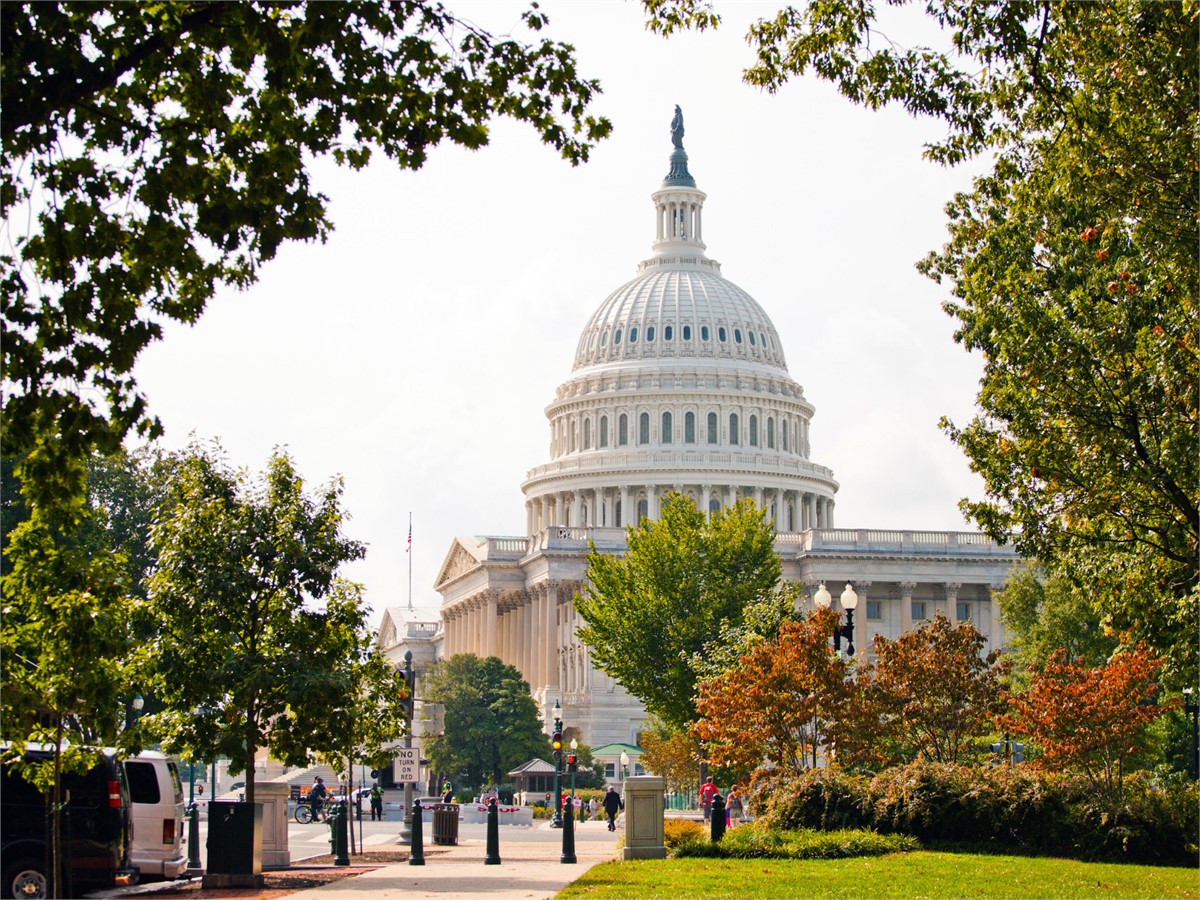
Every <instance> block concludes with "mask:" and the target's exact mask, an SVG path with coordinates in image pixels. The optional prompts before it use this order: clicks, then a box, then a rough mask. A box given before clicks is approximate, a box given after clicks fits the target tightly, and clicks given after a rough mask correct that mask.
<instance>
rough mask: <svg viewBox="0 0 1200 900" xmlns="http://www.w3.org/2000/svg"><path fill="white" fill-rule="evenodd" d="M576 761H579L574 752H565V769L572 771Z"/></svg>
mask: <svg viewBox="0 0 1200 900" xmlns="http://www.w3.org/2000/svg"><path fill="white" fill-rule="evenodd" d="M578 762H579V758H578V757H577V756H576V755H575V754H574V753H568V754H567V771H568V772H574V771H575V767H576V764H577V763H578Z"/></svg>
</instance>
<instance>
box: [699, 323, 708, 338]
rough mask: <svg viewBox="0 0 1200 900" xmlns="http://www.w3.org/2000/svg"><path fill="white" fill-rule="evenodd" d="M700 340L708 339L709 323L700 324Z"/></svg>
mask: <svg viewBox="0 0 1200 900" xmlns="http://www.w3.org/2000/svg"><path fill="white" fill-rule="evenodd" d="M700 340H702V341H707V340H708V326H707V325H701V326H700Z"/></svg>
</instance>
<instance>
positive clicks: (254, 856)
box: [205, 800, 263, 875]
mask: <svg viewBox="0 0 1200 900" xmlns="http://www.w3.org/2000/svg"><path fill="white" fill-rule="evenodd" d="M262 846H263V808H262V804H261V803H230V802H227V801H223V800H215V801H213V802H212V803H210V804H209V807H208V866H207V868H206V869H205V871H206V873H207V874H209V875H261V874H262Z"/></svg>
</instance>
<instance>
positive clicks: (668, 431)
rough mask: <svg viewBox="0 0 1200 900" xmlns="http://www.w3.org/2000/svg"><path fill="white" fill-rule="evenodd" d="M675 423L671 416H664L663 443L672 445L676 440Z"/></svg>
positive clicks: (668, 414)
mask: <svg viewBox="0 0 1200 900" xmlns="http://www.w3.org/2000/svg"><path fill="white" fill-rule="evenodd" d="M673 426H674V422H673V421H672V419H671V414H670V413H669V412H665V413H663V414H662V443H664V444H670V443H671V442H672V441H673V440H674V437H675V435H674V431H675V429H674V427H673Z"/></svg>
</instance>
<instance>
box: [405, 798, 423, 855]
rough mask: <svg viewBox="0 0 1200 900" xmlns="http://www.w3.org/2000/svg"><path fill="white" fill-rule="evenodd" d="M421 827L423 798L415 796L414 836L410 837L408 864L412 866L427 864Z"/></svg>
mask: <svg viewBox="0 0 1200 900" xmlns="http://www.w3.org/2000/svg"><path fill="white" fill-rule="evenodd" d="M422 830H423V829H422V828H421V800H420V798H419V797H413V808H412V837H410V838H409V846H408V864H409V865H410V866H423V865H425V841H424V838H423V837H422V834H421V832H422Z"/></svg>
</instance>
